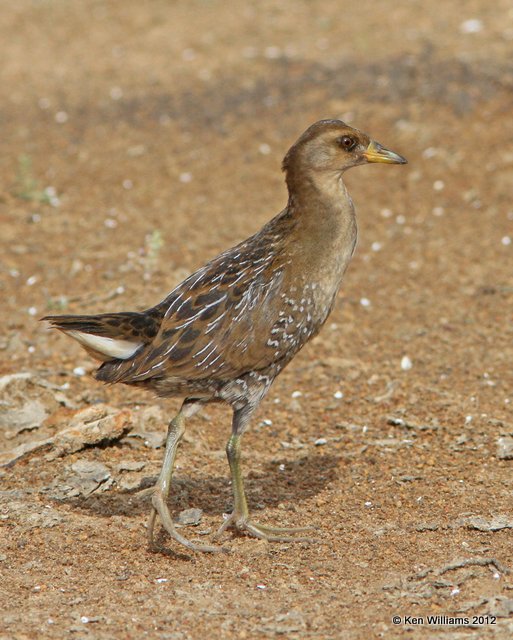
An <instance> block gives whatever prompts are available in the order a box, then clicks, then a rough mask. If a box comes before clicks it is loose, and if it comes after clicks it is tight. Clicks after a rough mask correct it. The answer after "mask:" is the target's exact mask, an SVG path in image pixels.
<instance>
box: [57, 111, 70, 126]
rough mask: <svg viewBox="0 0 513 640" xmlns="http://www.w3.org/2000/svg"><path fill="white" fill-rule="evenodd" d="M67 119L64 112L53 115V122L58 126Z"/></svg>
mask: <svg viewBox="0 0 513 640" xmlns="http://www.w3.org/2000/svg"><path fill="white" fill-rule="evenodd" d="M68 119H69V116H68V114H67V113H66V112H65V111H57V113H56V114H55V122H57V123H58V124H64V123H65V122H67V121H68Z"/></svg>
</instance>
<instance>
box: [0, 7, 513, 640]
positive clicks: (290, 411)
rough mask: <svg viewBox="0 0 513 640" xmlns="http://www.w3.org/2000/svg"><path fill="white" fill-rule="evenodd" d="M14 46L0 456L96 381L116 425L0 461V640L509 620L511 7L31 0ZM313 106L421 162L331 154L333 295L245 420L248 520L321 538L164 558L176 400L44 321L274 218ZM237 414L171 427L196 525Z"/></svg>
mask: <svg viewBox="0 0 513 640" xmlns="http://www.w3.org/2000/svg"><path fill="white" fill-rule="evenodd" d="M469 21H474V22H469ZM0 52H1V59H2V63H1V67H2V70H1V73H2V82H1V83H0V118H1V123H2V127H1V129H2V133H1V137H0V167H1V174H2V181H1V187H0V188H1V193H0V225H1V234H0V236H1V237H0V245H1V250H0V274H1V278H0V295H1V300H2V305H1V307H0V314H1V321H2V327H3V332H2V336H1V338H0V356H1V363H0V412H1V413H0V423H1V425H2V427H1V430H0V451H2V452H3V454H5V453H6V452H9V451H11V450H13V449H14V448H15V447H18V446H20V445H23V444H27V443H30V442H32V441H34V440H41V439H44V438H52V437H54V436H55V434H57V433H59V432H60V431H62V430H63V429H66V428H67V427H68V426H69V424H70V421H71V420H73V418H74V417H75V416H77V412H80V411H82V410H84V409H85V408H87V407H90V406H93V407H94V406H95V405H99V406H100V403H107V404H108V405H109V406H110V407H111V410H112V408H114V410H115V411H128V412H129V414H128V415H129V420H128V422H129V424H130V428H132V432H131V433H127V434H125V435H124V436H123V437H116V438H112V439H111V440H110V441H108V442H105V441H104V442H102V443H100V444H89V446H87V447H86V448H84V449H82V450H79V451H75V452H71V451H70V450H69V449H68V450H61V451H60V452H58V451H56V450H55V446H53V445H51V444H49V445H48V446H46V447H45V448H43V449H41V450H38V451H34V452H33V453H32V454H30V455H26V456H24V457H22V459H20V460H19V461H18V462H16V463H15V464H13V465H11V466H9V467H4V468H2V469H1V472H0V473H1V475H0V478H1V491H0V500H1V505H0V512H1V520H0V521H1V524H2V529H1V537H0V545H1V548H0V575H1V580H0V607H1V616H0V629H1V635H0V637H1V638H5V639H20V640H21V639H29V638H30V639H33V638H67V637H73V638H95V639H96V638H98V639H103V638H166V639H170V640H171V639H172V640H187V639H194V640H196V639H198V638H228V639H231V638H241V639H245V638H247V639H251V638H284V637H285V638H293V639H294V638H297V639H303V638H379V637H385V638H413V639H416V638H442V637H443V638H450V639H460V638H469V637H473V638H488V637H496V638H510V637H513V617H512V615H513V613H512V612H513V574H512V573H511V571H512V570H513V558H512V552H511V549H512V528H513V512H512V508H511V505H512V500H511V498H512V489H513V480H512V473H511V471H512V465H513V461H512V459H511V457H512V456H513V453H512V450H511V440H510V439H511V437H512V436H513V411H512V410H513V392H512V382H513V380H512V377H513V376H512V367H511V363H512V360H513V341H512V338H513V323H512V307H513V203H512V197H511V193H512V191H511V185H512V181H513V139H512V137H511V114H512V109H513V72H512V66H511V60H512V59H513V10H512V9H511V3H510V2H508V1H507V0H496V2H493V3H491V2H488V1H485V0H468V1H466V2H463V3H440V2H436V1H435V0H423V1H421V0H413V1H412V0H397V1H396V2H393V3H391V2H386V3H385V2H381V3H376V2H373V1H372V0H361V1H360V2H358V3H349V2H344V3H341V2H336V1H335V0H322V1H320V0H311V1H308V2H306V1H297V0H296V1H293V0H283V1H282V2H269V1H265V0H264V1H263V2H258V3H256V2H246V1H241V2H236V3H232V2H220V1H219V0H209V1H207V0H191V1H189V2H181V1H178V2H169V1H164V0H161V1H159V0H153V1H148V2H141V3H137V2H121V1H119V0H117V1H115V0H112V1H106V2H101V1H94V0H93V1H91V2H79V1H78V0H68V1H63V0H45V1H41V2H29V0H19V1H18V2H16V3H14V2H13V3H4V4H3V6H2V20H1V22H0ZM322 117H341V118H343V119H345V120H346V121H348V122H350V123H351V124H353V125H354V126H357V127H358V128H361V129H363V130H365V131H366V132H368V133H369V134H370V135H372V136H373V137H375V138H376V139H377V140H379V141H380V142H382V143H383V144H385V145H387V146H389V147H391V148H392V149H394V150H395V151H397V152H399V153H401V154H403V155H405V156H406V157H407V158H408V160H409V162H410V164H409V165H408V166H407V167H391V166H371V167H361V168H358V169H355V170H353V171H351V172H350V173H349V174H348V175H347V184H348V187H349V190H350V192H351V194H352V196H353V198H354V200H355V203H356V207H357V211H358V215H359V227H360V239H359V245H358V249H357V253H356V255H355V257H354V259H353V262H352V264H351V267H350V269H349V271H348V273H347V275H346V280H345V284H344V286H343V290H342V291H341V293H340V300H339V304H338V305H337V308H336V309H335V311H334V312H333V315H332V318H331V320H330V322H329V323H328V324H327V326H326V327H325V329H324V331H323V333H322V334H321V335H320V336H319V338H317V339H316V340H315V341H314V342H312V343H311V344H310V345H308V346H307V347H306V348H305V349H304V351H303V352H302V353H301V354H300V355H299V356H298V357H297V358H296V360H295V361H294V362H293V363H292V364H291V365H290V367H289V368H288V369H287V370H286V371H285V372H284V373H283V374H282V375H281V377H280V378H279V379H278V380H277V381H276V383H275V385H274V387H273V389H272V390H271V392H270V394H269V396H268V398H267V399H266V401H265V403H264V404H263V405H262V408H261V411H260V413H259V415H258V416H257V418H256V420H255V421H254V424H253V428H252V429H251V430H250V432H248V434H247V435H246V436H245V442H244V453H245V459H244V461H245V473H246V476H247V489H248V495H249V499H250V503H251V508H252V510H253V511H254V512H255V515H256V516H257V517H258V519H260V520H262V521H263V522H269V523H283V524H291V525H301V524H316V525H317V526H318V533H317V536H318V538H319V540H320V542H319V543H317V544H313V543H299V544H288V543H287V544H285V543H280V544H269V543H266V542H262V541H258V540H255V539H251V538H247V537H244V536H237V535H231V534H230V535H229V536H227V537H226V538H225V544H226V546H228V547H229V548H230V549H231V553H230V554H219V555H200V554H189V553H185V552H184V549H181V548H177V546H176V545H175V544H172V543H171V542H170V541H169V540H168V539H167V538H166V537H165V536H163V535H161V536H160V537H159V540H160V542H161V544H162V545H163V547H165V548H167V550H168V551H167V552H164V551H163V552H160V553H155V552H151V551H150V550H149V549H148V548H147V544H146V538H145V532H146V529H145V527H146V522H147V516H148V511H149V494H148V487H151V485H152V482H154V478H155V476H156V475H157V474H158V471H159V468H160V464H161V460H162V454H163V450H162V448H161V447H160V446H159V445H160V444H161V442H162V437H163V435H164V433H165V428H166V423H167V420H168V419H169V418H170V417H171V416H172V414H173V412H175V411H176V410H177V407H178V406H179V401H178V400H170V401H166V402H159V401H157V400H155V399H154V398H152V397H151V396H150V395H148V394H144V393H143V392H141V391H138V390H134V389H130V388H117V387H112V388H107V387H103V386H101V385H100V384H98V383H96V382H95V381H94V380H93V379H92V378H91V375H90V372H91V371H92V370H93V367H94V363H93V362H92V361H91V360H90V359H89V358H88V357H87V355H86V354H84V352H82V351H81V350H80V348H79V347H78V346H77V345H75V344H74V343H72V341H70V340H67V339H66V338H64V337H62V336H60V335H57V334H56V333H50V332H47V331H45V329H44V328H43V327H42V326H41V325H40V324H39V323H38V322H37V319H38V317H40V316H42V315H44V314H46V313H48V312H55V311H58V310H64V311H65V312H76V313H80V312H101V311H111V310H112V311H113V310H130V309H141V308H145V307H147V306H150V305H152V304H154V303H156V302H157V301H159V300H160V299H161V298H162V297H163V296H164V295H165V294H166V293H167V292H168V291H169V290H170V289H171V287H172V286H174V285H175V284H176V283H178V282H179V281H180V280H181V279H183V277H184V276H186V275H187V274H188V273H189V272H191V271H192V270H193V269H194V268H196V267H198V266H200V265H201V264H203V262H204V261H206V260H207V259H209V258H211V257H213V256H214V255H216V254H217V253H218V252H220V251H221V250H223V249H225V248H227V247H229V246H230V245H232V244H235V243H236V242H238V241H240V240H241V239H243V238H244V237H246V236H247V235H249V234H251V233H253V232H254V231H256V230H257V229H258V228H259V226H260V225H262V224H263V223H264V222H265V221H266V220H268V219H269V218H270V217H271V216H272V215H274V214H275V213H276V212H277V211H279V210H280V209H281V207H282V206H283V205H284V202H285V188H284V184H283V176H282V174H281V173H280V161H281V158H282V157H283V155H284V153H285V152H286V150H287V149H288V147H289V145H290V144H291V143H292V142H293V141H294V140H295V138H296V137H297V136H298V135H299V134H300V133H301V132H302V131H303V130H304V129H305V128H306V127H307V126H308V125H309V124H311V123H312V122H313V121H315V120H318V119H320V118H322ZM410 365H411V366H410ZM22 373H25V374H27V376H18V377H16V378H14V379H9V378H5V377H1V376H8V375H12V374H22ZM84 373H85V375H83V374H84ZM2 413H3V418H2ZM123 415H125V414H123ZM229 420H230V416H229V412H228V411H227V410H225V409H223V408H222V407H212V408H210V407H209V408H208V409H207V410H206V411H204V412H203V414H202V415H200V416H199V417H196V418H194V419H192V420H191V421H190V424H189V427H188V432H187V436H186V439H185V442H184V443H183V446H182V447H181V450H180V454H179V458H178V466H177V473H176V485H175V490H174V495H173V501H172V508H173V511H174V512H176V514H177V515H178V513H180V512H181V511H183V510H186V509H189V508H192V507H194V508H199V509H201V510H202V516H201V520H200V522H199V524H197V526H186V527H184V529H183V531H184V534H185V535H187V536H189V537H190V538H195V539H200V540H202V541H206V540H208V539H209V535H208V534H209V532H210V533H212V532H214V531H215V530H216V528H217V527H218V526H219V524H220V522H221V521H222V514H223V512H227V511H229V510H230V504H231V494H230V485H229V479H228V468H227V464H226V462H225V458H224V443H225V441H226V439H227V437H228V434H229V424H230V422H229ZM137 431H138V432H139V433H140V437H135V436H134V432H137ZM508 446H510V449H509V454H508ZM57 453H59V455H57ZM428 615H437V616H458V617H460V618H464V617H467V618H469V621H468V623H466V622H465V621H464V620H463V621H462V620H460V621H459V624H455V625H453V626H451V625H449V624H443V621H440V620H439V621H438V622H439V624H438V626H437V625H436V624H429V623H428V621H427V616H428ZM393 616H400V617H401V620H400V624H397V625H394V623H393ZM405 616H411V617H417V618H420V617H423V618H424V620H423V622H422V623H421V622H419V621H418V622H419V624H415V623H414V621H412V618H409V619H406V620H405ZM474 616H477V618H474ZM479 616H481V618H480V617H479ZM486 616H488V618H487V617H486ZM490 616H491V617H490ZM473 623H475V624H473ZM476 624H477V625H479V624H481V626H476Z"/></svg>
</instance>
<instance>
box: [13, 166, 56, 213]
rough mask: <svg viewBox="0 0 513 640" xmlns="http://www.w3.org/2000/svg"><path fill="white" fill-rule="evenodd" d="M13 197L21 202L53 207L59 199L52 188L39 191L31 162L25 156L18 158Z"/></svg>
mask: <svg viewBox="0 0 513 640" xmlns="http://www.w3.org/2000/svg"><path fill="white" fill-rule="evenodd" d="M14 195H15V196H16V197H17V198H21V199H22V200H28V201H29V202H37V203H38V204H50V205H52V206H54V207H56V206H58V204H59V198H58V197H57V194H56V192H55V189H54V188H53V187H46V188H45V189H41V187H40V185H39V182H38V181H37V180H36V179H35V178H34V175H33V170H32V160H31V158H30V156H28V155H26V154H23V155H21V156H20V157H19V158H18V171H17V173H16V189H15V191H14Z"/></svg>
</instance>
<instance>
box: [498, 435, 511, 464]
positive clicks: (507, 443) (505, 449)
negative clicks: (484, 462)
mask: <svg viewBox="0 0 513 640" xmlns="http://www.w3.org/2000/svg"><path fill="white" fill-rule="evenodd" d="M497 458H499V460H513V438H512V437H511V436H502V437H501V438H499V439H498V440H497Z"/></svg>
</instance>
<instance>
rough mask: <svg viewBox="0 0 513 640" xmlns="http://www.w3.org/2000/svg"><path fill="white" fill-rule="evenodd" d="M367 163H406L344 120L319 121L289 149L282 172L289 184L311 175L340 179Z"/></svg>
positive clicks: (403, 159)
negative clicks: (328, 175)
mask: <svg viewBox="0 0 513 640" xmlns="http://www.w3.org/2000/svg"><path fill="white" fill-rule="evenodd" d="M368 162H385V163H388V164H406V162H407V160H406V159H405V158H403V157H402V156H400V155H399V154H397V153H395V152H394V151H391V150H390V149H387V148H385V147H383V146H382V145H381V144H379V143H378V142H376V141H375V140H371V138H369V136H368V135H367V134H365V133H363V132H362V131H358V129H353V127H350V126H349V125H347V124H345V123H344V122H342V121H341V120H319V122H316V123H315V124H313V125H312V126H310V127H309V128H308V129H307V130H306V131H305V132H304V133H303V134H302V135H301V136H300V137H299V139H298V140H297V142H296V143H295V144H294V145H293V146H292V147H291V148H290V149H289V151H288V153H287V155H286V156H285V158H284V160H283V170H284V171H285V172H286V174H287V182H289V180H290V179H294V177H296V179H300V178H305V177H306V176H307V175H308V174H313V175H315V174H319V173H326V174H331V175H335V176H337V177H338V176H340V175H341V174H342V173H343V172H344V171H346V169H349V168H351V167H356V166H357V165H360V164H366V163H368Z"/></svg>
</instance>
